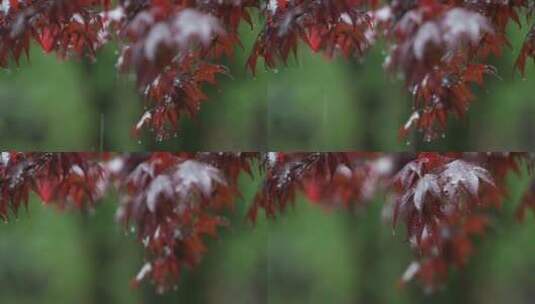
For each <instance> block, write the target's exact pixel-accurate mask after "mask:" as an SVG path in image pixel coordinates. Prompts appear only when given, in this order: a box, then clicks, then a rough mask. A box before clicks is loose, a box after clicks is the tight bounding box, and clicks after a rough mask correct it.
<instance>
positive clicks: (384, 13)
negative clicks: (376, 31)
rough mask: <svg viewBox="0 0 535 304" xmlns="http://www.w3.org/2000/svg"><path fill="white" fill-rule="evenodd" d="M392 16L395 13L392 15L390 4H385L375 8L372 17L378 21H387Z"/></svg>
mask: <svg viewBox="0 0 535 304" xmlns="http://www.w3.org/2000/svg"><path fill="white" fill-rule="evenodd" d="M392 17H393V15H392V9H391V8H390V6H389V5H385V6H383V7H381V8H380V9H377V10H375V11H374V12H373V13H372V18H373V19H374V20H375V21H378V22H385V21H388V20H390V19H391V18H392Z"/></svg>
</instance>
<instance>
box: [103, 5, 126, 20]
mask: <svg viewBox="0 0 535 304" xmlns="http://www.w3.org/2000/svg"><path fill="white" fill-rule="evenodd" d="M101 15H102V16H103V17H104V18H105V19H107V20H109V21H115V22H118V21H121V20H122V19H123V18H125V17H126V14H125V11H124V8H123V7H122V6H120V5H118V6H117V7H116V8H114V9H112V10H109V11H105V12H103V13H102V14H101Z"/></svg>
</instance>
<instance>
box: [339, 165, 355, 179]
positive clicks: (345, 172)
mask: <svg viewBox="0 0 535 304" xmlns="http://www.w3.org/2000/svg"><path fill="white" fill-rule="evenodd" d="M336 173H337V174H340V175H342V176H343V177H346V178H350V177H351V175H353V172H351V169H350V168H349V167H348V166H346V165H345V164H340V165H338V167H336Z"/></svg>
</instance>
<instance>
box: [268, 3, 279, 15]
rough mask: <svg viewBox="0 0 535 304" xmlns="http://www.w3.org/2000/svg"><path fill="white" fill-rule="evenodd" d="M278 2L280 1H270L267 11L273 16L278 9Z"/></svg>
mask: <svg viewBox="0 0 535 304" xmlns="http://www.w3.org/2000/svg"><path fill="white" fill-rule="evenodd" d="M277 1H278V0H269V2H268V3H267V10H268V11H269V12H270V13H272V14H274V13H275V12H276V11H277V7H278V3H277Z"/></svg>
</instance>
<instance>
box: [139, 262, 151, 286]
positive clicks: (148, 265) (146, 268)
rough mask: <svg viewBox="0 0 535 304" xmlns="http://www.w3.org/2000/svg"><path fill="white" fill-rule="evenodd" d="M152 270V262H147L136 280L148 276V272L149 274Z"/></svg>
mask: <svg viewBox="0 0 535 304" xmlns="http://www.w3.org/2000/svg"><path fill="white" fill-rule="evenodd" d="M151 271H152V265H151V263H145V265H143V267H141V270H140V271H139V272H138V274H137V275H136V281H138V282H139V281H142V280H143V279H144V278H145V277H146V276H147V274H149V273H150V272H151Z"/></svg>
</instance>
